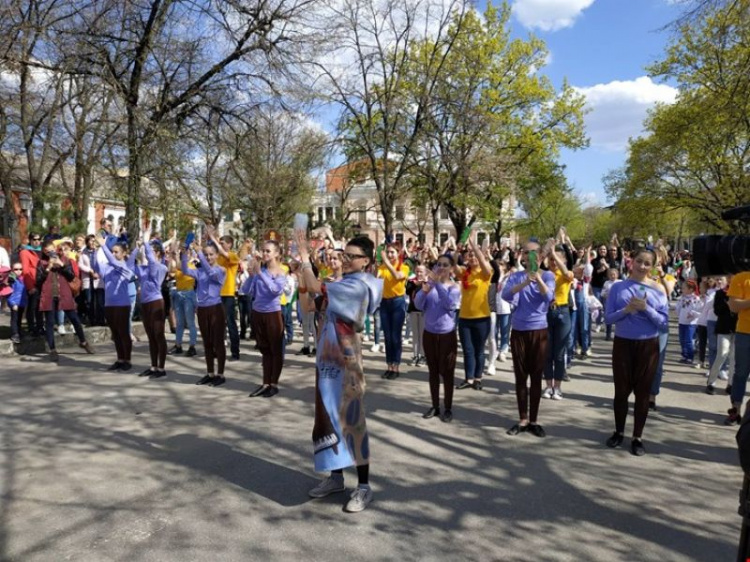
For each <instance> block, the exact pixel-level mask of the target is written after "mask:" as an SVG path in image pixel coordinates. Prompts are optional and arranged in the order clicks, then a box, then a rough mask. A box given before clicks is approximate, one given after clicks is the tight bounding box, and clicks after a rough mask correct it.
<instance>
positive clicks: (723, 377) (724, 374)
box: [719, 371, 729, 381]
mask: <svg viewBox="0 0 750 562" xmlns="http://www.w3.org/2000/svg"><path fill="white" fill-rule="evenodd" d="M719 380H722V381H728V380H729V375H728V374H727V372H726V371H721V372H720V373H719Z"/></svg>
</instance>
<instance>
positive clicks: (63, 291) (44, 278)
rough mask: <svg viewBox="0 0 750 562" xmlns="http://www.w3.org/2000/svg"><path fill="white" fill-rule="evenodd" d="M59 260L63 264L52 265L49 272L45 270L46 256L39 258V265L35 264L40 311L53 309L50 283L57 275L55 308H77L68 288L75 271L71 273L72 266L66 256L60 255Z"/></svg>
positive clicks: (47, 262) (71, 292)
mask: <svg viewBox="0 0 750 562" xmlns="http://www.w3.org/2000/svg"><path fill="white" fill-rule="evenodd" d="M60 260H61V261H62V262H63V266H62V267H54V268H52V271H49V272H48V271H47V266H48V265H49V260H48V259H47V258H46V256H45V257H44V258H43V259H41V260H39V265H37V269H36V281H37V289H38V290H39V292H40V293H41V296H40V298H39V310H41V311H42V312H46V311H47V310H53V305H54V303H53V300H52V299H53V297H52V283H53V278H54V277H57V285H58V293H59V297H58V298H59V300H58V304H57V309H58V310H75V309H76V308H77V305H76V301H75V299H74V298H73V291H71V290H70V282H71V281H72V280H73V278H74V277H75V273H73V266H72V265H71V262H70V260H69V259H68V258H67V257H66V256H60ZM53 276H54V277H53Z"/></svg>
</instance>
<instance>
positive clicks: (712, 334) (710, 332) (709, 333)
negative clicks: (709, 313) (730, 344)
mask: <svg viewBox="0 0 750 562" xmlns="http://www.w3.org/2000/svg"><path fill="white" fill-rule="evenodd" d="M706 341H707V343H708V357H706V360H707V361H708V368H709V369H710V368H711V365H713V364H714V361H715V360H716V320H709V321H708V322H706ZM726 368H727V364H726V363H724V366H723V367H722V369H724V370H726Z"/></svg>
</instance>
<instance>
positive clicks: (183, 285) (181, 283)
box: [174, 263, 195, 291]
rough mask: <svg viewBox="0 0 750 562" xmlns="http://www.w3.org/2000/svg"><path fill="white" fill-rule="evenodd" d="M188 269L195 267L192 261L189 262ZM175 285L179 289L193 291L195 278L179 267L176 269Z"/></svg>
mask: <svg viewBox="0 0 750 562" xmlns="http://www.w3.org/2000/svg"><path fill="white" fill-rule="evenodd" d="M188 269H195V267H194V266H193V264H192V263H188ZM174 287H175V289H177V290H178V291H192V290H193V289H195V279H194V278H192V277H190V276H189V275H185V274H184V273H183V272H182V271H180V270H179V269H175V271H174Z"/></svg>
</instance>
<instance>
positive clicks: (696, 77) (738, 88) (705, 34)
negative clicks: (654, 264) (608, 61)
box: [611, 0, 750, 231]
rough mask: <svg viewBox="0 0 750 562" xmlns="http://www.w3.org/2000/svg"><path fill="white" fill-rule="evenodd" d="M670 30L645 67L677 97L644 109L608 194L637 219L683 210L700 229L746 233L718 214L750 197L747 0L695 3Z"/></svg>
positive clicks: (749, 10) (749, 30)
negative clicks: (672, 84)
mask: <svg viewBox="0 0 750 562" xmlns="http://www.w3.org/2000/svg"><path fill="white" fill-rule="evenodd" d="M677 29H678V32H677V35H676V36H675V38H674V39H673V40H672V42H671V44H670V45H669V47H668V48H667V51H666V54H665V56H664V58H663V60H661V61H659V62H657V63H656V64H654V65H653V66H652V67H651V68H650V72H651V73H652V74H653V75H656V76H660V77H663V78H665V79H670V80H674V81H676V82H677V84H678V85H679V92H680V93H679V96H678V98H677V101H676V103H674V104H673V105H660V106H657V107H656V108H655V109H654V110H653V111H652V112H651V113H650V115H649V117H648V119H647V121H646V123H645V130H646V135H644V136H643V137H640V138H637V139H634V140H633V141H631V143H630V150H629V156H628V160H627V164H626V166H625V169H624V170H623V172H622V175H623V178H622V180H621V181H618V182H616V184H615V189H613V190H612V192H611V195H612V196H613V197H614V198H615V199H616V200H617V206H618V207H622V206H624V205H630V204H633V203H634V202H638V203H637V204H638V205H639V206H640V208H641V209H643V213H644V214H643V215H642V218H644V219H648V215H652V216H655V217H656V218H660V217H663V215H664V213H666V212H668V211H672V210H675V211H678V210H679V211H688V212H690V213H691V214H694V215H695V216H697V217H698V219H699V221H700V223H702V227H701V228H702V229H703V230H709V229H710V230H719V231H729V230H734V231H737V230H745V231H747V230H748V225H746V224H742V223H737V224H734V225H729V224H727V223H726V222H725V221H723V220H722V219H721V212H722V211H723V210H724V209H726V208H727V207H734V206H738V205H742V204H747V203H749V202H750V179H748V174H747V171H748V169H750V0H733V1H731V2H722V3H714V2H708V3H702V9H701V10H700V11H698V12H695V13H694V17H690V18H687V19H684V20H682V21H681V22H680V23H679V24H678V27H677ZM646 213H647V214H646ZM678 222H684V220H681V221H678Z"/></svg>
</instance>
